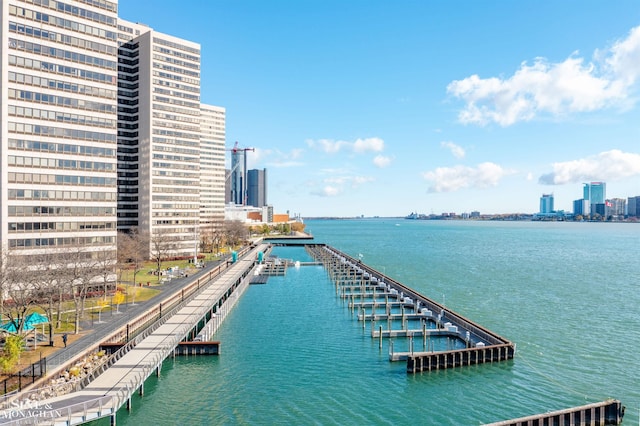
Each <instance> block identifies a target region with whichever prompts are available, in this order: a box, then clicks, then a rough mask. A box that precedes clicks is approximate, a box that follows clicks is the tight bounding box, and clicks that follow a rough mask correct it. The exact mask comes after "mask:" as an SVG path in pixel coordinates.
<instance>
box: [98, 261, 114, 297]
mask: <svg viewBox="0 0 640 426" xmlns="http://www.w3.org/2000/svg"><path fill="white" fill-rule="evenodd" d="M95 261H96V262H95V266H96V272H97V273H98V275H100V277H101V278H102V280H101V281H102V300H107V293H108V292H109V290H110V288H112V287H115V271H116V264H117V255H116V252H115V251H113V250H111V249H103V250H99V251H97V252H95Z"/></svg>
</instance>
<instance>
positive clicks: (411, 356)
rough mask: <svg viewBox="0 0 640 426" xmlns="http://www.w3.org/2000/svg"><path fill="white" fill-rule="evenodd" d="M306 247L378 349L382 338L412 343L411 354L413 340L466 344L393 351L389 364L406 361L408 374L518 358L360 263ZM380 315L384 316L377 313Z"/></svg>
mask: <svg viewBox="0 0 640 426" xmlns="http://www.w3.org/2000/svg"><path fill="white" fill-rule="evenodd" d="M305 247H306V249H307V252H308V253H309V254H310V255H311V256H312V257H313V258H314V259H316V260H317V261H319V262H322V264H323V265H324V266H325V269H326V270H327V273H328V274H329V276H330V278H331V280H332V281H333V282H334V283H335V287H336V295H338V296H339V297H340V298H342V299H343V300H348V301H349V303H348V306H349V309H351V310H352V311H354V312H356V311H357V312H358V314H357V318H358V320H359V321H362V322H363V327H366V323H367V321H368V322H370V323H371V337H372V338H376V339H380V345H381V346H380V347H382V340H381V339H383V338H406V339H409V340H410V345H411V348H413V338H414V337H422V338H423V340H425V346H426V338H427V337H428V338H429V339H431V338H443V339H454V340H458V341H460V342H461V343H462V344H461V345H459V346H464V347H463V348H461V349H453V350H446V351H431V352H414V351H413V350H411V351H410V352H399V353H394V352H393V349H391V351H390V354H389V359H390V360H391V361H398V360H402V361H405V360H406V362H407V373H411V374H415V373H418V372H422V371H431V370H439V369H446V368H454V367H463V366H468V365H473V364H482V363H489V362H500V361H506V360H510V359H513V357H514V356H515V345H514V344H513V343H511V342H510V341H509V340H507V339H505V338H503V337H501V336H499V335H497V334H496V333H493V332H491V331H490V330H488V329H486V328H484V327H482V326H480V325H478V324H476V323H474V322H472V321H470V320H468V319H466V318H464V317H463V316H461V315H459V314H457V313H455V312H453V311H451V310H450V309H447V308H446V307H445V306H443V305H441V304H439V303H437V302H435V301H433V300H431V299H429V298H427V297H426V296H424V295H422V294H420V293H418V292H416V291H415V290H413V289H411V288H409V287H407V286H405V285H403V284H401V283H399V282H397V281H395V280H393V279H391V278H389V277H388V276H386V275H385V274H382V273H380V271H377V270H375V269H373V268H371V267H369V266H367V265H365V264H363V263H362V262H361V261H360V260H357V259H354V258H352V257H350V256H348V255H346V254H344V253H342V252H340V251H338V250H336V249H334V248H332V247H329V246H327V245H324V244H307V245H306V246H305ZM378 309H382V310H384V311H385V312H384V313H378V312H376V310H378ZM394 311H395V312H394ZM397 311H400V312H397ZM381 319H384V320H386V324H387V329H386V330H385V329H383V328H382V327H381V326H379V328H378V329H377V330H376V329H375V322H376V321H377V320H381ZM394 320H400V323H401V329H393V328H392V323H393V322H394ZM410 320H420V321H422V323H423V326H422V328H421V329H409V328H408V327H407V326H406V324H407V321H410ZM427 324H429V327H428V328H427V327H426V325H427ZM447 342H449V340H447ZM448 346H449V345H448V344H447V347H448ZM391 347H392V345H391Z"/></svg>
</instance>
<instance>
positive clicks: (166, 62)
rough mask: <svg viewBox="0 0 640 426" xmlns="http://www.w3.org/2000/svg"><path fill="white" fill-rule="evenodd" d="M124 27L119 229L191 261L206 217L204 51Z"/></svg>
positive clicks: (121, 28)
mask: <svg viewBox="0 0 640 426" xmlns="http://www.w3.org/2000/svg"><path fill="white" fill-rule="evenodd" d="M118 23H119V25H118V30H119V40H120V41H119V43H120V49H119V58H118V61H119V67H118V85H119V97H118V111H119V113H118V118H119V120H118V156H119V159H120V161H119V165H118V196H119V203H118V212H119V213H118V229H119V230H128V229H137V230H138V231H139V232H145V233H147V234H148V235H149V236H150V237H151V239H153V238H154V237H155V236H162V237H163V238H165V237H168V238H170V239H171V241H172V243H173V244H172V249H171V251H172V254H173V255H175V256H188V255H193V253H194V250H195V247H196V244H197V238H198V237H197V235H198V227H199V216H200V179H201V174H200V127H201V123H200V45H198V44H196V43H193V42H190V41H186V40H182V39H179V38H176V37H172V36H169V35H166V34H162V33H159V32H157V31H154V30H152V29H151V28H149V27H147V26H144V25H140V24H134V23H129V22H126V21H123V20H120V21H119V22H118ZM151 245H152V244H151ZM151 249H152V248H151V247H150V251H151Z"/></svg>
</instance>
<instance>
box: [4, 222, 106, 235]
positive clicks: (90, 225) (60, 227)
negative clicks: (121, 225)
mask: <svg viewBox="0 0 640 426" xmlns="http://www.w3.org/2000/svg"><path fill="white" fill-rule="evenodd" d="M8 227H9V232H10V233H16V232H33V231H39V232H43V231H50V232H78V231H104V230H112V229H116V223H115V222H9V223H8Z"/></svg>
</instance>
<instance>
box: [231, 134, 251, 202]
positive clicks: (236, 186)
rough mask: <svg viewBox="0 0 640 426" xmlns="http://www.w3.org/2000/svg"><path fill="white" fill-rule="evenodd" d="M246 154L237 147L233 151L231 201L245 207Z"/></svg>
mask: <svg viewBox="0 0 640 426" xmlns="http://www.w3.org/2000/svg"><path fill="white" fill-rule="evenodd" d="M245 155H247V154H246V152H245V151H244V150H242V149H239V148H238V147H237V146H236V147H234V148H233V149H232V150H231V171H230V174H231V187H230V189H231V191H230V194H229V196H230V201H231V202H232V203H235V204H238V205H245V196H246V194H245V191H246V187H245V185H246V182H245V170H244V169H245V167H244V164H245V163H246V161H245Z"/></svg>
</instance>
